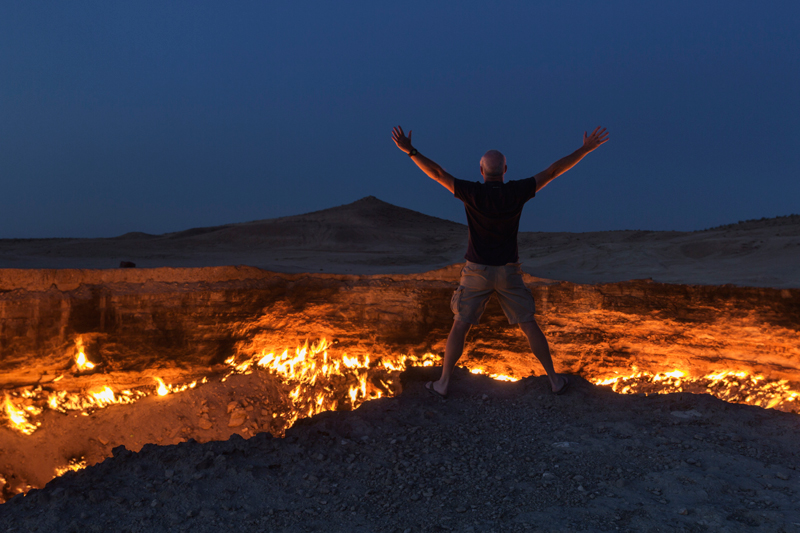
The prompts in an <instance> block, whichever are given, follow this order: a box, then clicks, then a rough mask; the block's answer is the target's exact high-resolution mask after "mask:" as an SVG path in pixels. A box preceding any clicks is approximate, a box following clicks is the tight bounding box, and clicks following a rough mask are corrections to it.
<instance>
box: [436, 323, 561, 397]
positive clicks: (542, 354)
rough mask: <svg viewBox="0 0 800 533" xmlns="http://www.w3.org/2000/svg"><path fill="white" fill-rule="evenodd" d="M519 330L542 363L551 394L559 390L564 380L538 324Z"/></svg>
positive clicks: (528, 325) (524, 325) (524, 324)
mask: <svg viewBox="0 0 800 533" xmlns="http://www.w3.org/2000/svg"><path fill="white" fill-rule="evenodd" d="M519 329H521V330H522V332H523V333H524V334H525V336H526V337H528V344H530V345H531V350H532V351H533V355H535V356H536V358H537V359H538V360H539V362H540V363H542V366H543V367H544V371H545V372H547V377H548V378H549V379H550V388H551V389H552V390H553V392H555V391H558V390H561V388H562V387H563V386H564V385H565V384H566V381H565V380H566V378H565V377H564V376H560V375H559V374H556V369H555V368H554V367H553V358H552V357H550V346H549V345H548V344H547V338H545V336H544V333H542V330H541V328H539V324H537V323H536V320H531V321H530V322H520V323H519ZM448 344H449V341H448Z"/></svg>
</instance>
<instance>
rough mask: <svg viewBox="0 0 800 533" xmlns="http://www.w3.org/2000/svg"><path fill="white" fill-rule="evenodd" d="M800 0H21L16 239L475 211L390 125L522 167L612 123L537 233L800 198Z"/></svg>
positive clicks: (528, 170) (3, 61) (650, 222)
mask: <svg viewBox="0 0 800 533" xmlns="http://www.w3.org/2000/svg"><path fill="white" fill-rule="evenodd" d="M798 35H800V2H798V1H797V0H790V1H777V0H776V1H770V2H759V3H757V2H752V1H751V2H739V1H733V0H725V1H718V2H702V1H697V0H693V1H687V2H641V1H604V2H586V1H581V2H570V1H559V2H547V3H545V2H522V1H518V2H474V1H459V2H375V1H369V2H232V3H220V2H200V1H191V2H189V1H186V2H165V1H158V2H149V1H143V0H137V1H135V2H112V1H98V2H81V1H70V2H17V1H14V2H11V1H8V2H3V3H2V6H1V7H0V118H1V119H2V120H0V169H1V170H0V172H1V174H0V176H2V186H3V187H2V190H3V194H2V196H0V238H23V237H24V238H29V237H111V236H116V235H120V234H123V233H126V232H130V231H143V232H148V233H156V234H158V233H165V232H170V231H179V230H183V229H188V228H192V227H198V226H213V225H219V224H224V223H231V222H245V221H250V220H258V219H265V218H274V217H279V216H285V215H293V214H300V213H306V212H310V211H315V210H319V209H324V208H328V207H333V206H337V205H342V204H346V203H350V202H353V201H355V200H358V199H359V198H363V197H365V196H369V195H373V196H376V197H378V198H380V199H381V200H384V201H386V202H390V203H393V204H396V205H399V206H403V207H407V208H410V209H414V210H417V211H420V212H423V213H427V214H430V215H435V216H439V217H442V218H448V219H451V220H456V221H458V222H465V216H464V210H463V204H461V202H460V201H458V200H456V199H454V198H453V197H452V195H450V194H449V193H448V192H447V191H446V190H445V189H444V188H442V187H441V186H439V185H438V184H437V183H435V182H434V181H433V180H431V179H429V178H427V177H426V176H425V175H424V174H423V173H422V172H421V171H419V170H418V169H417V168H416V167H415V165H414V164H413V163H412V162H411V161H410V159H409V158H408V157H407V156H406V155H404V154H403V153H402V152H400V151H399V150H398V149H397V148H396V147H395V145H394V143H393V142H392V141H391V128H392V126H394V125H398V124H399V125H402V126H403V128H404V129H405V130H406V131H408V130H409V129H411V130H413V136H412V141H413V144H414V146H415V147H416V148H417V149H418V150H419V151H420V152H421V153H422V154H424V155H426V156H428V157H430V158H431V159H433V160H434V161H436V162H438V163H439V164H441V165H442V166H443V167H444V168H445V169H447V170H448V171H449V172H450V173H451V174H453V175H454V176H456V177H457V178H461V179H468V180H473V181H477V180H480V179H481V176H480V173H479V170H478V168H479V167H478V161H479V159H480V157H481V155H482V154H483V153H484V152H485V151H486V150H488V149H492V148H493V149H498V150H500V151H502V152H504V153H505V154H506V156H507V159H508V174H507V176H506V179H511V180H513V179H522V178H527V177H530V176H532V175H533V174H536V173H537V172H539V171H541V170H543V169H544V168H546V167H547V166H549V165H550V164H551V163H552V162H553V161H555V160H556V159H558V158H560V157H562V156H565V155H567V154H569V153H570V152H572V151H573V150H575V149H577V148H578V147H579V146H580V144H581V138H582V135H583V132H584V131H585V130H589V131H591V130H592V129H593V128H594V127H595V126H598V125H602V126H605V127H607V128H608V130H609V132H610V134H611V137H610V141H609V142H608V143H606V144H604V145H603V146H601V147H600V148H599V149H598V150H597V151H596V152H593V153H592V154H590V155H589V156H587V158H586V159H584V161H582V162H581V163H580V164H579V165H578V166H577V167H575V168H574V169H573V170H571V171H569V172H568V173H567V174H565V175H563V176H561V177H560V178H558V179H557V180H556V181H554V182H552V183H551V184H550V185H548V186H547V187H546V188H545V189H543V190H542V191H541V192H540V193H539V194H538V195H537V197H536V198H534V199H533V200H531V201H530V202H529V203H528V204H527V206H526V208H525V212H524V213H523V218H522V222H521V229H522V230H526V231H596V230H614V229H652V230H667V229H669V230H673V229H674V230H696V229H704V228H708V227H711V226H716V225H720V224H727V223H733V222H737V221H739V220H745V219H752V218H761V217H774V216H778V215H788V214H792V213H800V98H799V97H798V95H800V39H799V38H798Z"/></svg>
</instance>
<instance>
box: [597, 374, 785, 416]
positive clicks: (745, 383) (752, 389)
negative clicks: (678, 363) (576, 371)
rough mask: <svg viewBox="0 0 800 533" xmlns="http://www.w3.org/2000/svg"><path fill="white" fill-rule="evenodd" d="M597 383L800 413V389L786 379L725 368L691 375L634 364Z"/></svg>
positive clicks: (630, 391) (617, 389)
mask: <svg viewBox="0 0 800 533" xmlns="http://www.w3.org/2000/svg"><path fill="white" fill-rule="evenodd" d="M594 383H595V385H610V386H611V389H612V390H613V391H614V392H618V393H620V394H640V393H644V394H656V393H657V394H669V393H673V392H691V393H694V394H711V395H712V396H716V397H717V398H719V399H721V400H725V401H726V402H731V403H744V404H748V405H757V406H759V407H763V408H765V409H778V410H780V411H787V412H792V413H800V392H797V391H793V390H792V389H791V388H790V386H789V382H788V381H787V380H785V379H782V380H776V381H770V380H767V379H766V378H764V376H759V375H752V374H748V373H747V372H733V371H724V372H717V373H714V374H708V375H705V376H700V377H690V376H688V375H687V374H686V373H685V372H683V371H681V370H673V371H672V372H662V373H657V374H653V373H650V372H647V371H637V369H636V368H634V373H632V374H630V375H628V376H614V377H610V378H605V379H597V380H594Z"/></svg>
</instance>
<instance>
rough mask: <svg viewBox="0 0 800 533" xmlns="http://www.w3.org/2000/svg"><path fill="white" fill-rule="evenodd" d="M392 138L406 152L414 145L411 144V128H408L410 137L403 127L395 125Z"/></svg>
mask: <svg viewBox="0 0 800 533" xmlns="http://www.w3.org/2000/svg"><path fill="white" fill-rule="evenodd" d="M392 140H393V141H394V144H396V145H397V147H398V148H400V149H401V150H402V151H404V152H405V153H409V152H410V151H411V149H412V148H413V146H411V130H408V137H406V135H405V133H403V128H401V127H400V126H395V127H394V128H392Z"/></svg>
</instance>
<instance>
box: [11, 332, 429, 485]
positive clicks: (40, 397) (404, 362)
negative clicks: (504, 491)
mask: <svg viewBox="0 0 800 533" xmlns="http://www.w3.org/2000/svg"><path fill="white" fill-rule="evenodd" d="M77 345H78V346H77V350H76V351H77V355H76V356H75V362H74V363H75V364H74V367H75V368H76V369H77V370H78V372H84V371H86V370H90V369H93V368H94V367H95V365H94V364H93V363H91V362H90V361H89V360H88V358H87V357H86V354H85V353H84V351H83V347H82V345H81V343H80V340H78V341H77ZM329 348H330V345H329V344H328V342H327V341H326V340H325V339H324V338H323V339H321V340H320V341H318V342H316V343H312V344H311V345H309V344H308V342H306V343H305V344H303V345H302V346H298V347H297V348H296V349H295V350H294V353H291V352H290V351H289V350H284V351H283V352H282V353H281V354H280V355H276V352H275V351H272V350H266V349H264V350H261V351H259V352H258V353H257V354H254V355H252V356H250V357H246V358H245V359H243V360H240V361H236V357H230V358H229V359H228V360H226V361H225V363H226V364H227V365H228V366H229V367H230V370H229V371H228V373H227V374H226V375H225V376H223V377H222V381H225V380H226V379H227V378H228V377H230V376H231V375H233V374H249V373H252V372H253V371H254V370H259V371H265V372H269V373H271V374H272V375H274V376H276V377H277V378H278V380H279V381H280V382H281V383H282V384H284V385H285V386H286V387H287V395H288V398H289V400H290V402H291V404H292V409H291V412H290V414H289V416H288V417H287V419H286V420H285V427H284V430H285V429H288V427H290V426H291V425H292V424H293V423H294V422H295V421H296V420H297V419H299V418H302V417H307V416H313V415H315V414H317V413H320V412H322V411H329V410H336V409H355V408H356V407H358V406H359V405H361V404H362V403H363V402H365V401H367V400H371V399H376V398H380V397H382V396H384V395H387V394H394V393H395V392H396V389H397V383H396V378H397V375H398V374H399V373H400V372H402V371H403V370H405V369H406V368H407V367H408V366H410V365H418V366H432V365H433V364H434V360H435V359H436V356H434V355H433V354H430V353H428V354H425V355H424V356H422V357H417V356H413V355H399V356H395V357H392V358H391V359H388V358H381V359H379V360H371V359H370V357H369V355H365V356H363V357H362V358H359V357H351V356H348V355H347V354H346V353H342V354H341V356H339V357H337V358H332V357H330V356H329V355H328V349H329ZM61 377H63V376H59V378H56V379H55V380H54V381H58V380H59V379H60V378H61ZM95 377H97V374H95ZM153 380H154V381H155V385H154V386H152V387H140V388H137V389H132V390H129V389H125V390H114V389H112V388H111V387H110V386H108V385H102V386H100V387H99V388H97V387H95V388H94V389H91V390H88V391H86V392H84V393H71V392H68V391H66V390H52V391H46V390H45V389H43V388H42V387H41V386H39V387H37V388H36V389H33V390H30V389H24V390H22V391H21V392H20V393H17V394H16V395H15V398H16V402H17V403H15V400H14V399H12V397H11V396H9V395H8V394H6V397H5V412H6V415H7V419H8V425H9V426H10V427H11V428H13V429H15V430H17V431H19V432H21V433H23V434H25V435H30V434H32V433H33V432H34V431H36V429H38V428H39V427H40V426H41V422H40V421H36V422H34V419H35V418H38V417H39V416H40V415H41V414H42V412H43V410H44V409H50V410H52V411H58V412H60V413H64V414H67V413H70V412H75V411H81V412H82V413H83V414H89V413H90V412H92V411H95V410H97V409H102V408H104V407H108V406H110V405H117V404H130V403H133V402H135V401H137V400H139V399H141V398H144V397H146V396H150V395H153V394H156V395H158V396H166V395H167V394H175V393H180V392H183V391H185V390H188V389H193V388H195V387H196V386H197V385H198V384H203V383H207V382H208V378H207V377H204V378H202V379H201V380H200V381H199V382H198V381H193V382H191V383H187V384H182V385H172V384H168V383H165V382H164V380H162V379H161V378H159V377H153ZM20 399H21V400H22V403H23V404H24V406H23V407H20V406H19V405H18V403H19V400H20ZM65 471H66V470H65Z"/></svg>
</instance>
